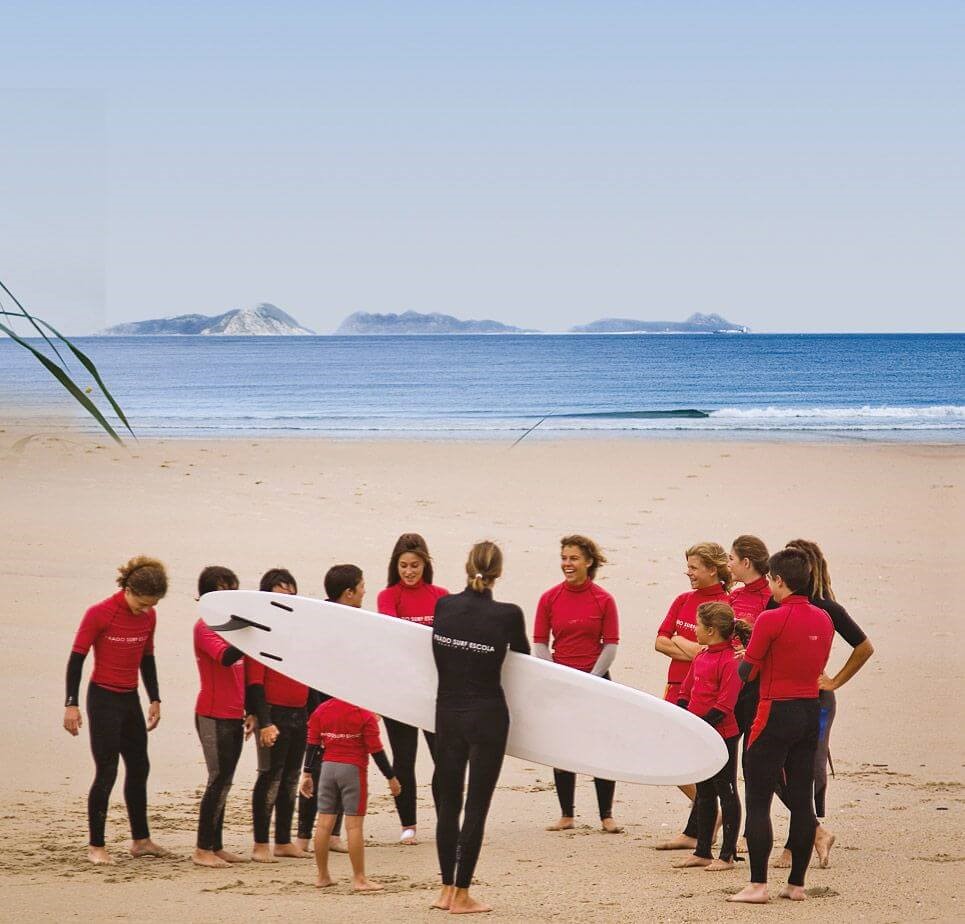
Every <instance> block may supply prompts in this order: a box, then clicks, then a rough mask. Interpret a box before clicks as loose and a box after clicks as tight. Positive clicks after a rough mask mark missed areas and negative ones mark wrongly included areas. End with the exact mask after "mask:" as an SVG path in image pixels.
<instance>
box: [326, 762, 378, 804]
mask: <svg viewBox="0 0 965 924" xmlns="http://www.w3.org/2000/svg"><path fill="white" fill-rule="evenodd" d="M366 776H367V774H366V771H365V770H362V769H360V768H359V767H356V766H355V764H340V763H336V762H335V761H332V760H324V761H322V772H321V774H320V775H319V777H318V813H319V815H338V814H339V812H341V813H342V814H344V815H364V814H365V803H366V800H367V796H368V792H367V786H366Z"/></svg>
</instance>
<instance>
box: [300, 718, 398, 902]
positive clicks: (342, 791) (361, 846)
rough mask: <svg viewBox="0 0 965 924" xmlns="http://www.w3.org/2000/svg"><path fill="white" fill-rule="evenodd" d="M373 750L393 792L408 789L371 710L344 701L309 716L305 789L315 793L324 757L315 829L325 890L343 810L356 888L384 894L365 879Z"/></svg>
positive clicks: (304, 792) (309, 794) (302, 790)
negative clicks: (316, 770) (315, 775)
mask: <svg viewBox="0 0 965 924" xmlns="http://www.w3.org/2000/svg"><path fill="white" fill-rule="evenodd" d="M369 754H371V755H372V759H373V760H374V761H375V765H376V766H377V767H378V768H379V770H380V771H381V772H382V775H383V776H384V777H385V778H386V779H387V780H388V781H389V791H390V792H391V793H392V795H393V796H398V795H399V793H400V792H401V791H402V787H401V786H400V785H399V781H398V780H397V779H396V778H395V774H394V772H393V770H392V765H391V764H390V763H389V759H388V758H387V757H386V756H385V751H384V750H383V748H382V742H381V740H380V739H379V720H378V719H377V718H376V716H375V714H374V713H372V712H369V711H368V710H367V709H360V708H359V707H358V706H353V705H351V704H350V703H346V702H344V701H343V700H340V699H329V700H326V701H325V702H324V703H322V704H321V705H320V706H319V707H318V708H317V709H316V710H315V711H314V712H313V713H312V715H311V718H310V719H309V720H308V747H307V748H306V750H305V766H304V768H303V772H302V780H301V785H300V786H299V792H300V793H301V794H302V795H303V796H305V797H306V798H311V797H312V790H313V788H314V787H313V782H312V771H313V769H314V767H315V765H316V763H318V762H319V761H321V762H322V769H321V772H320V774H319V779H318V825H317V827H316V830H315V863H316V865H317V866H318V879H317V880H316V882H315V885H316V886H317V887H318V888H320V889H323V888H325V887H326V886H330V885H332V884H333V882H334V880H333V879H332V877H331V875H330V874H329V871H328V848H329V840H330V839H331V835H332V828H333V827H334V826H335V818H336V817H337V815H338V814H339V812H341V813H343V814H344V816H345V829H346V834H347V838H348V853H349V859H350V860H351V861H352V888H353V889H354V890H355V891H356V892H381V891H382V889H383V888H384V886H381V885H379V884H378V883H377V882H372V881H371V880H369V879H366V877H365V841H364V834H363V830H362V826H363V824H364V823H365V809H366V802H367V797H368V785H367V779H366V777H367V771H368V763H369Z"/></svg>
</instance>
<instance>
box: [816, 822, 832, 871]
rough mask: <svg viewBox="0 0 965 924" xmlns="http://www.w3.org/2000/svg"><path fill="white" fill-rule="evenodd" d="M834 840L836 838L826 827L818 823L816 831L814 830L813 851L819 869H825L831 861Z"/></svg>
mask: <svg viewBox="0 0 965 924" xmlns="http://www.w3.org/2000/svg"><path fill="white" fill-rule="evenodd" d="M835 840H837V838H835V836H834V835H833V834H832V833H831V832H830V831H828V830H827V828H824V827H822V826H821V825H818V829H817V831H815V832H814V851H815V853H817V855H818V866H820V867H821V869H827V868H828V866H829V864H830V862H831V848H832V847H833V846H834V842H835Z"/></svg>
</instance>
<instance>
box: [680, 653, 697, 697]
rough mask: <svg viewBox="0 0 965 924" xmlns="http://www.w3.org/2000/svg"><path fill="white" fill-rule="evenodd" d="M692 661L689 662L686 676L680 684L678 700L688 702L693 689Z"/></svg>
mask: <svg viewBox="0 0 965 924" xmlns="http://www.w3.org/2000/svg"><path fill="white" fill-rule="evenodd" d="M694 664H695V662H694V661H691V662H690V669H689V670H688V671H687V676H686V677H684V682H683V683H682V684H680V690H679V691H678V692H677V698H678V699H685V700H687V702H690V693H691V691H692V690H693V688H694Z"/></svg>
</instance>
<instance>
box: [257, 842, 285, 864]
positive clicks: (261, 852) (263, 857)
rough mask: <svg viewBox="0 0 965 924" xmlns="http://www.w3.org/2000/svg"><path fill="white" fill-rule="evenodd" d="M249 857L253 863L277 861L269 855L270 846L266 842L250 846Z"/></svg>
mask: <svg viewBox="0 0 965 924" xmlns="http://www.w3.org/2000/svg"><path fill="white" fill-rule="evenodd" d="M251 859H252V860H254V861H255V863H277V862H278V861H277V860H276V859H275V858H274V857H273V856H272V855H271V847H269V846H268V844H255V846H254V847H252V848H251Z"/></svg>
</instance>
